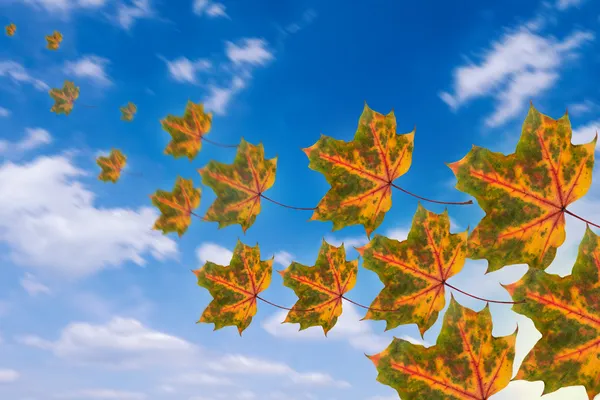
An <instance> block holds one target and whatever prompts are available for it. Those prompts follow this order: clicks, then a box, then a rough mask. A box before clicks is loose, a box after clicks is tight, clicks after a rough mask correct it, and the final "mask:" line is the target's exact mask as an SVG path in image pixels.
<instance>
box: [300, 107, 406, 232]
mask: <svg viewBox="0 0 600 400" xmlns="http://www.w3.org/2000/svg"><path fill="white" fill-rule="evenodd" d="M413 142H414V131H413V132H411V133H407V134H402V135H399V134H396V117H395V116H394V112H390V113H389V114H388V115H385V116H384V115H383V114H380V113H378V112H375V111H373V110H371V109H370V108H369V107H368V106H367V105H366V104H365V108H364V110H363V113H362V115H361V116H360V119H359V121H358V130H357V131H356V133H355V135H354V140H353V141H351V142H345V141H343V140H336V139H333V138H331V137H329V136H325V135H322V136H321V138H320V139H319V140H318V141H317V143H315V144H314V145H313V146H311V147H308V148H306V149H304V152H305V153H306V155H307V156H308V158H309V160H310V163H309V168H311V169H313V170H315V171H319V172H321V173H322V174H323V175H325V178H326V179H327V182H329V184H330V185H331V189H329V191H328V192H327V193H326V194H325V196H324V197H323V199H321V201H320V202H319V204H318V205H317V208H316V210H315V212H314V213H313V215H312V218H311V219H312V220H319V221H332V222H333V229H334V230H338V229H342V228H343V227H346V226H350V225H363V226H364V227H365V230H366V231H367V235H370V234H371V232H372V231H373V230H375V228H377V227H378V226H379V225H380V224H381V222H382V221H383V218H384V216H385V213H386V212H388V211H389V209H390V207H391V206H392V185H393V181H394V180H395V179H396V178H398V177H400V176H401V175H404V174H405V173H406V172H407V171H408V169H409V168H410V164H411V162H412V152H413Z"/></svg>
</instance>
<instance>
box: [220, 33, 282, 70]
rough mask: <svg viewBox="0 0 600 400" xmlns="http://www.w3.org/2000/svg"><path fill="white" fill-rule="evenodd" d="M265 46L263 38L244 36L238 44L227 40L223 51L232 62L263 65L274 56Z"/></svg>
mask: <svg viewBox="0 0 600 400" xmlns="http://www.w3.org/2000/svg"><path fill="white" fill-rule="evenodd" d="M267 46H268V43H267V42H266V41H265V40H263V39H258V38H244V39H242V40H240V41H239V45H238V44H235V43H232V42H227V45H226V48H225V53H226V54H227V57H228V58H229V59H230V60H231V61H232V62H233V63H234V64H251V65H264V64H266V63H267V62H268V61H271V60H272V59H273V58H274V56H273V53H271V51H270V50H269V49H268V48H267Z"/></svg>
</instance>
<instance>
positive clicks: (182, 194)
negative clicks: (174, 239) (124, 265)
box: [150, 176, 202, 237]
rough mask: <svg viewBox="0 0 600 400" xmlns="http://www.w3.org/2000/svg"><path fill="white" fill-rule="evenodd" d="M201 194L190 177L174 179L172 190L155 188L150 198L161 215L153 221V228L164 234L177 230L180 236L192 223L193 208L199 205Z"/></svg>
mask: <svg viewBox="0 0 600 400" xmlns="http://www.w3.org/2000/svg"><path fill="white" fill-rule="evenodd" d="M201 195H202V192H201V191H200V189H199V188H194V182H193V181H192V180H191V179H184V178H182V177H180V176H178V177H177V180H176V181H175V187H174V188H173V191H171V192H166V191H164V190H157V191H156V192H155V193H154V194H153V195H151V196H150V198H151V199H152V204H153V205H155V206H156V207H157V208H158V209H159V210H160V213H161V215H160V216H159V217H158V219H157V220H156V222H155V223H154V227H153V229H156V230H160V231H162V232H163V233H164V234H167V233H169V232H177V234H178V235H179V237H181V236H182V235H183V234H184V233H185V232H186V231H187V229H188V228H189V226H190V224H191V223H192V215H193V214H194V209H196V208H198V206H199V205H200V197H201Z"/></svg>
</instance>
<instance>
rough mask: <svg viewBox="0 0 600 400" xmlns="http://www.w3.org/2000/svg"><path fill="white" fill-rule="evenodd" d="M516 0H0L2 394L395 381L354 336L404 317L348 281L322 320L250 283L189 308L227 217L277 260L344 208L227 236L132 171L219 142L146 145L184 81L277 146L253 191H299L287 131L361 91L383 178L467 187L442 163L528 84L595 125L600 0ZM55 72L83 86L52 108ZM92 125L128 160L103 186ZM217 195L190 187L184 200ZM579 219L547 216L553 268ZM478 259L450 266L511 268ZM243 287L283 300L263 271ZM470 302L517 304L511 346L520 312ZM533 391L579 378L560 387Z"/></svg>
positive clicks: (233, 392)
mask: <svg viewBox="0 0 600 400" xmlns="http://www.w3.org/2000/svg"><path fill="white" fill-rule="evenodd" d="M321 3H325V4H321ZM523 3H525V2H522V1H517V0H504V1H502V2H496V4H495V6H491V5H488V4H485V3H482V2H478V1H474V0H468V1H465V2H462V6H461V7H457V6H456V5H454V4H451V2H444V1H437V2H435V6H431V4H430V2H428V4H425V3H424V2H410V3H409V2H393V1H387V0H386V1H383V0H374V1H373V2H372V5H370V6H369V7H365V6H358V5H357V6H352V5H349V4H350V3H348V2H340V1H329V2H316V1H305V0H296V1H279V2H273V1H260V0H258V1H253V2H247V1H227V0H223V1H222V2H216V1H212V0H209V1H198V0H196V1H192V0H185V1H184V0H173V1H169V2H167V1H166V0H162V1H158V0H134V1H125V2H115V1H112V0H25V1H16V0H0V10H1V11H2V24H3V26H5V25H7V24H9V23H10V22H13V23H15V24H16V25H17V33H16V35H15V36H14V37H12V38H9V37H7V36H5V35H3V36H2V37H1V38H0V126H1V132H2V133H1V136H0V158H1V159H0V162H1V164H0V192H1V193H2V195H1V196H0V271H1V278H2V279H0V338H1V339H0V398H3V399H9V400H13V399H14V400H25V399H28V400H33V399H37V400H46V399H54V398H56V399H75V400H77V399H120V400H138V399H140V400H142V399H148V400H154V399H156V400H163V399H164V400H168V399H178V400H180V399H184V400H188V399H189V400H209V399H239V400H244V399H246V400H252V399H271V400H276V399H292V400H294V399H296V400H317V399H319V400H332V399H353V400H354V399H356V400H391V399H397V398H398V396H397V394H396V392H395V391H394V390H392V389H390V388H389V387H386V386H384V385H382V384H379V383H378V382H376V380H375V378H376V375H377V372H376V370H375V368H374V367H373V365H372V363H371V362H370V361H369V360H368V359H367V358H366V357H365V356H364V354H365V353H367V354H373V353H375V352H379V351H381V350H383V349H384V348H385V347H386V346H387V344H388V343H389V341H390V340H391V338H392V336H396V337H404V338H409V339H410V340H413V341H419V340H420V339H419V334H418V330H417V328H416V325H406V326H401V327H398V328H396V329H394V330H392V331H388V332H384V328H385V323H384V322H382V321H378V322H373V321H363V322H359V321H358V320H359V319H360V318H362V316H363V315H364V314H363V311H362V310H360V309H358V308H356V307H352V306H351V305H350V304H347V303H346V304H344V313H343V315H342V317H341V318H340V320H339V321H338V324H337V326H336V327H335V328H334V329H333V330H332V331H331V333H330V334H329V337H328V338H327V339H325V338H324V337H323V335H322V331H319V329H320V328H319V329H317V328H310V329H308V330H306V331H303V332H301V333H298V332H297V330H298V325H291V324H284V325H281V324H280V322H281V321H283V319H284V317H285V313H283V314H282V313H281V312H280V310H277V309H275V308H272V307H270V306H269V305H267V304H259V310H258V314H257V315H256V317H255V318H254V320H253V323H252V325H251V326H250V327H249V328H248V329H247V330H246V331H245V332H244V334H243V336H242V337H240V336H239V335H238V333H237V330H236V329H235V328H225V329H222V330H219V331H217V332H213V327H212V325H208V324H195V322H196V321H197V320H198V318H199V316H200V314H201V313H202V311H203V309H204V308H205V307H206V306H207V305H208V303H209V302H210V299H211V298H210V296H209V294H208V292H207V291H206V290H204V289H202V288H199V287H198V286H197V285H196V280H195V277H194V275H193V274H192V273H191V272H190V270H191V269H196V268H198V267H199V266H201V265H202V264H203V262H204V261H206V260H211V261H215V262H217V263H222V264H227V263H228V259H229V257H230V251H231V250H232V249H233V247H234V246H235V243H236V241H237V240H238V238H240V239H241V240H242V241H243V242H244V243H246V244H249V245H254V244H256V243H259V244H260V246H261V254H262V256H263V258H265V259H266V258H270V257H272V256H273V255H275V268H276V269H284V268H285V267H287V265H288V264H289V262H290V260H292V259H293V260H296V261H298V262H301V263H304V264H306V265H313V263H314V260H315V258H316V255H317V252H318V250H319V247H320V245H321V239H322V238H323V237H325V238H326V239H327V240H328V241H330V242H331V243H334V244H339V243H341V242H344V243H345V245H346V247H347V248H351V247H352V246H356V245H360V244H363V243H365V242H366V238H365V236H364V230H363V228H362V227H360V226H354V227H349V228H345V229H343V230H341V231H336V232H332V231H331V223H324V222H308V219H309V218H310V212H306V211H293V210H289V209H285V208H281V207H278V206H276V205H274V204H269V203H264V202H263V204H262V212H261V214H260V215H259V216H258V218H257V220H256V222H255V224H254V225H253V226H252V227H251V228H250V229H249V230H248V232H247V233H246V234H245V235H244V234H243V233H242V231H241V228H240V227H239V226H231V227H228V228H226V229H221V230H218V229H217V224H216V223H215V224H209V223H200V222H199V221H193V222H192V226H191V227H190V229H189V230H188V232H187V234H186V235H185V236H184V237H182V238H181V239H178V238H177V237H176V236H166V237H165V236H162V235H161V234H160V233H158V232H155V231H152V230H151V229H150V228H151V226H152V224H153V222H154V220H155V218H156V217H157V214H156V211H155V210H154V209H152V207H151V204H150V201H149V198H148V195H149V194H151V193H152V192H154V191H155V190H156V189H158V188H160V189H166V190H170V189H171V188H172V185H173V183H174V181H175V178H176V176H177V175H181V176H183V177H185V178H192V179H194V181H195V182H196V183H197V184H199V183H200V177H199V175H198V173H197V172H196V169H197V168H200V167H202V166H204V165H205V164H206V163H207V162H208V161H209V160H211V159H215V160H218V161H221V162H226V163H229V162H231V161H232V160H233V158H234V155H235V152H234V151H232V150H231V149H225V148H219V147H215V146H212V145H210V144H204V146H203V149H202V151H201V153H200V154H199V156H198V157H197V158H196V159H195V160H194V161H193V162H191V163H190V162H189V161H188V160H187V159H179V160H175V159H173V158H170V157H167V156H165V155H163V150H164V147H165V146H166V144H167V143H168V141H169V136H168V134H167V133H166V132H164V131H163V130H162V129H161V126H160V124H159V120H160V119H161V118H163V117H165V116H166V115H167V114H170V113H173V114H176V115H180V114H182V113H183V110H184V107H185V104H186V102H187V101H188V99H189V100H192V101H195V102H198V101H202V102H204V103H205V104H206V107H207V108H209V109H210V110H211V111H212V112H213V113H214V118H213V126H212V130H211V132H210V136H209V138H210V139H212V140H215V141H218V142H221V143H227V144H235V143H238V142H239V139H240V137H244V138H245V139H246V140H247V141H249V142H251V143H254V144H256V143H258V142H262V143H263V144H264V146H265V151H266V156H267V157H269V158H270V157H274V156H278V166H277V177H276V181H275V185H274V186H273V188H272V189H270V190H269V191H268V192H267V193H266V194H267V195H268V196H269V197H271V198H273V199H276V200H278V201H280V202H283V203H286V204H291V205H295V206H299V207H311V206H314V205H316V204H317V202H318V201H319V199H320V198H321V197H322V196H323V195H324V194H325V193H326V192H327V190H328V184H327V183H326V181H325V178H324V177H323V176H322V175H320V174H319V173H317V172H315V171H312V170H310V169H308V167H307V166H308V159H307V158H306V156H305V154H304V153H303V152H302V151H301V150H300V149H301V148H304V147H308V146H310V145H312V144H313V143H315V142H316V141H317V140H318V138H319V136H320V135H321V134H325V135H329V136H333V137H335V138H337V139H344V140H351V139H352V137H353V135H354V132H355V130H356V126H357V122H358V118H359V116H360V114H361V112H362V109H363V106H364V102H365V101H367V102H368V104H369V106H370V107H371V108H373V109H374V110H376V111H379V112H383V113H387V112H389V111H390V110H392V109H393V110H394V111H395V114H396V117H397V122H398V131H399V133H406V132H409V131H411V130H412V128H413V127H414V126H416V128H417V130H416V136H415V150H414V154H413V163H412V166H411V168H410V170H409V171H408V173H407V174H406V175H404V176H402V177H401V178H400V179H399V180H398V181H396V183H397V184H399V185H401V186H402V187H404V188H406V189H408V190H411V191H413V192H415V193H418V194H420V195H422V196H426V197H430V198H436V199H441V200H446V201H464V200H467V199H468V198H469V196H467V195H466V194H464V193H461V192H458V191H456V190H454V188H453V187H454V184H455V179H454V176H453V174H452V172H451V171H450V170H449V168H447V167H446V166H445V164H444V163H446V162H452V161H456V160H458V159H460V158H462V157H463V156H464V155H465V154H466V153H467V152H468V151H469V149H470V148H471V145H472V144H477V145H480V146H485V147H488V148H490V149H492V150H495V151H502V152H504V153H510V152H512V151H513V150H514V147H515V145H516V142H517V140H518V137H519V134H520V126H521V123H522V121H523V119H524V118H525V115H526V113H527V108H528V104H529V100H532V101H533V102H534V104H535V106H536V107H537V108H538V109H539V110H540V111H542V112H543V113H545V114H548V115H550V116H553V117H555V118H558V117H559V116H561V115H562V114H563V113H564V111H565V109H566V108H567V107H568V108H569V114H570V116H571V122H572V124H573V128H574V132H575V133H574V139H573V142H574V143H583V142H588V141H589V140H591V139H592V138H593V136H594V133H595V131H596V130H597V129H598V128H600V89H599V88H600V75H598V71H599V70H600V69H599V67H600V56H599V54H600V38H599V37H598V36H599V34H600V4H597V3H595V2H594V1H593V0H559V1H554V0H552V1H549V2H546V3H542V2H536V1H531V2H526V4H523ZM54 30H59V31H60V32H62V34H63V37H64V39H63V42H62V44H61V47H60V49H59V50H58V51H56V52H51V51H49V50H47V49H46V48H45V44H46V41H45V39H44V36H45V35H48V34H51V33H52V31H54ZM65 79H69V80H74V81H75V83H76V84H77V85H78V86H80V88H81V89H80V90H81V92H80V93H81V94H80V97H79V99H78V101H77V103H76V105H75V107H74V110H73V112H72V113H71V114H70V115H69V116H67V117H65V116H64V115H60V116H57V115H55V114H53V113H50V112H49V109H50V107H51V106H52V101H51V98H50V97H49V96H48V94H47V91H48V90H49V88H50V87H62V84H63V82H64V80H65ZM128 101H132V102H134V103H136V104H137V106H138V113H137V115H136V117H135V120H134V121H133V122H132V123H125V122H123V121H121V120H120V112H119V107H120V106H123V105H125V104H126V103H127V102H128ZM83 105H90V106H95V107H92V108H88V107H83ZM111 147H116V148H119V149H121V150H123V151H124V152H125V153H126V154H127V156H128V163H129V165H128V167H127V171H128V172H131V174H124V175H123V177H122V179H121V181H120V182H119V183H118V184H117V185H112V184H103V183H101V182H98V181H97V179H96V176H97V173H98V170H97V168H96V166H95V163H94V158H95V157H96V156H97V155H98V154H99V153H102V152H106V151H108V150H109V149H110V148H111ZM140 174H141V176H139V175H140ZM214 198H215V196H214V193H213V192H212V191H211V190H210V189H209V188H205V189H204V190H203V197H202V202H201V205H200V212H201V213H204V212H205V211H206V210H207V209H208V207H209V205H210V204H211V203H212V201H213V200H214ZM423 205H424V206H425V207H426V208H427V209H428V210H431V211H435V212H441V211H443V210H444V207H443V206H439V205H434V204H431V203H423ZM599 206H600V185H598V183H597V182H596V181H595V182H594V183H593V186H592V189H591V190H590V192H589V194H588V196H587V197H586V198H585V199H583V200H580V201H579V202H577V203H575V205H574V206H573V208H572V210H573V211H574V212H576V211H577V210H579V211H580V214H581V215H585V216H586V217H587V218H588V219H590V220H592V221H600V211H598V210H600V207H599ZM416 207H417V201H416V199H414V198H411V197H409V196H407V195H404V194H402V193H399V192H395V193H394V194H393V206H392V210H391V211H390V212H388V213H387V215H386V217H385V220H384V222H383V224H382V225H381V226H380V227H379V228H378V230H377V231H376V233H380V234H385V235H388V236H390V237H394V238H398V239H400V240H402V239H404V238H405V236H406V233H407V232H408V230H409V229H410V223H411V219H412V215H413V214H414V212H415V210H416ZM448 210H449V213H450V216H451V218H452V221H453V232H458V231H463V230H465V229H466V228H467V227H468V226H470V227H474V226H475V225H476V224H477V222H478V221H479V219H481V218H482V217H483V215H484V214H483V211H482V210H481V209H479V208H478V206H476V205H473V206H450V207H449V208H448ZM583 232H584V226H583V224H581V223H579V221H577V220H567V241H566V242H565V244H564V245H563V247H561V248H560V250H559V253H558V256H557V258H556V260H555V262H554V263H553V265H552V266H551V267H550V270H549V271H550V272H554V273H560V274H566V273H569V271H570V269H571V267H572V264H573V261H574V256H575V254H576V250H577V245H578V242H579V240H580V238H581V237H582V235H583ZM348 257H349V258H351V259H354V258H356V257H357V254H356V252H355V251H354V250H349V251H348ZM485 266H486V262H485V261H470V260H469V261H467V264H466V265H465V268H464V269H463V271H462V272H461V273H460V274H459V275H458V276H456V277H455V278H453V281H452V284H453V285H455V286H457V287H460V288H461V289H463V290H466V291H468V292H470V293H473V294H476V295H480V296H485V297H488V298H495V299H498V300H508V299H509V296H508V294H507V293H506V291H504V290H503V289H502V288H501V287H500V286H499V283H500V282H501V283H508V282H512V281H514V280H516V279H518V278H519V277H520V276H521V275H522V274H523V273H524V272H525V270H526V269H525V267H524V266H522V265H519V266H510V267H506V268H504V269H503V270H501V271H498V272H495V273H491V274H488V275H486V276H484V275H483V271H484V270H485ZM381 288H382V284H381V282H379V281H378V280H377V277H376V275H375V274H374V273H371V272H369V271H366V270H364V269H360V270H359V277H358V283H357V285H356V287H355V289H353V290H352V291H351V292H350V293H349V297H350V298H352V299H353V300H356V301H358V302H361V303H363V304H370V302H371V301H372V299H373V298H374V297H375V295H376V294H377V293H378V292H379V290H381ZM449 296H450V293H449V292H447V303H448V300H449ZM264 297H266V298H268V299H270V300H272V301H274V302H276V303H278V304H282V305H288V306H291V305H292V304H293V303H294V301H295V296H294V294H293V292H292V291H291V290H290V289H287V288H285V287H283V285H282V282H281V278H280V277H279V275H278V274H274V277H273V282H272V284H271V287H270V288H269V289H268V290H267V291H266V292H265V296H264ZM455 298H456V299H457V300H458V301H459V302H460V303H461V304H463V305H465V306H468V307H471V308H473V309H475V310H481V309H482V307H483V306H484V304H483V303H481V302H479V301H476V300H472V299H470V298H467V297H465V296H463V295H461V294H456V293H455ZM491 310H492V314H493V318H494V331H493V333H494V335H497V336H498V335H507V334H510V333H512V332H514V329H515V327H516V323H517V322H518V323H519V337H518V342H517V358H518V359H522V358H523V357H524V354H525V353H526V352H527V351H528V350H529V349H530V348H531V346H532V345H533V343H534V342H535V341H536V340H537V338H538V337H539V333H537V332H536V331H535V328H534V327H533V324H532V323H531V321H530V320H529V319H527V318H524V317H518V316H516V314H514V313H513V312H512V311H510V308H509V307H507V306H501V305H492V306H491ZM444 311H445V310H444ZM442 315H443V313H442V314H440V318H439V320H438V322H437V323H436V324H435V325H434V326H433V327H432V328H431V329H430V330H429V331H428V332H426V334H425V341H426V342H427V344H433V343H435V339H436V337H437V335H438V333H439V330H440V327H441V321H442ZM542 388H543V384H542V383H541V382H536V383H525V382H516V383H511V384H510V385H509V387H508V388H507V389H505V390H504V391H502V392H501V393H499V394H498V395H496V396H494V397H493V399H494V400H502V399H509V398H511V399H528V400H529V399H537V398H540V394H541V392H542ZM543 399H549V400H558V399H564V400H566V399H569V400H571V399H572V400H578V399H582V400H583V399H586V396H585V391H584V390H583V387H574V388H569V389H563V390H560V391H558V392H556V393H554V394H550V395H546V396H544V397H543Z"/></svg>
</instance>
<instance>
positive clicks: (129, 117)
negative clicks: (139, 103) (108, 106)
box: [119, 102, 137, 122]
mask: <svg viewBox="0 0 600 400" xmlns="http://www.w3.org/2000/svg"><path fill="white" fill-rule="evenodd" d="M119 110H120V111H121V113H122V114H123V115H121V119H122V120H123V121H127V122H131V121H133V116H134V115H135V113H136V112H137V107H136V105H135V104H133V103H132V102H129V103H127V105H126V106H123V107H120V108H119Z"/></svg>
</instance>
